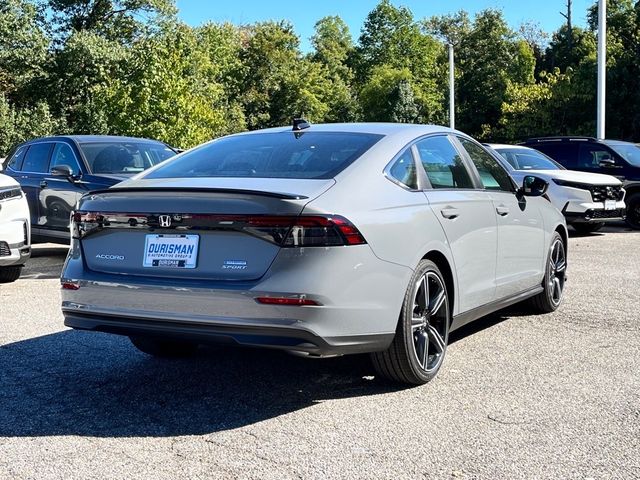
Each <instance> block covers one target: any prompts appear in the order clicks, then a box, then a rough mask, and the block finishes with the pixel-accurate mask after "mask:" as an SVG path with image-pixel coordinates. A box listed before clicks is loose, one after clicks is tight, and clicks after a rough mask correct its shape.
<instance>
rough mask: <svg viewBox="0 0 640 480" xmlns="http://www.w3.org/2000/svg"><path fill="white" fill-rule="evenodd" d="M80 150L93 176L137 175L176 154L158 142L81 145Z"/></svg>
mask: <svg viewBox="0 0 640 480" xmlns="http://www.w3.org/2000/svg"><path fill="white" fill-rule="evenodd" d="M80 150H82V153H83V154H84V156H85V158H86V159H87V163H88V164H89V169H90V170H91V173H94V174H129V173H130V174H134V173H139V172H142V171H143V170H146V169H147V168H150V167H153V166H154V165H157V164H158V163H160V162H162V161H164V160H166V159H167V158H171V157H173V156H174V155H175V154H176V153H175V152H174V151H173V150H172V149H171V148H169V147H167V146H166V145H165V144H163V143H160V142H117V141H116V142H95V143H81V144H80Z"/></svg>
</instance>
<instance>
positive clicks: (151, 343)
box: [129, 335, 198, 358]
mask: <svg viewBox="0 0 640 480" xmlns="http://www.w3.org/2000/svg"><path fill="white" fill-rule="evenodd" d="M129 340H131V343H133V345H134V346H135V347H136V348H137V349H138V350H140V351H141V352H144V353H146V354H148V355H153V356H154V357H163V358H180V357H188V356H190V355H193V354H194V353H195V351H196V350H197V349H198V344H197V343H193V342H187V341H183V340H169V339H164V338H156V337H144V336H139V335H135V336H130V337H129Z"/></svg>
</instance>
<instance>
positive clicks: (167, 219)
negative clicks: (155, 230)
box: [158, 215, 171, 228]
mask: <svg viewBox="0 0 640 480" xmlns="http://www.w3.org/2000/svg"><path fill="white" fill-rule="evenodd" d="M158 222H159V223H160V226H161V227H165V228H167V227H170V226H171V216H170V215H160V216H159V217H158Z"/></svg>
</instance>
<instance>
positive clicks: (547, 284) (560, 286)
mask: <svg viewBox="0 0 640 480" xmlns="http://www.w3.org/2000/svg"><path fill="white" fill-rule="evenodd" d="M566 272H567V254H566V249H565V246H564V242H563V241H562V237H561V236H560V234H559V233H558V232H554V234H553V237H552V238H551V247H550V248H549V258H548V259H547V268H546V271H545V274H544V281H543V284H542V287H543V290H542V292H540V293H539V294H538V295H536V296H535V297H533V298H532V299H531V301H530V302H531V305H532V306H533V308H534V309H535V310H536V311H538V312H541V313H550V312H553V311H555V310H556V309H557V308H558V307H559V306H560V303H562V294H563V293H564V282H565V279H566Z"/></svg>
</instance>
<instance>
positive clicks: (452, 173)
mask: <svg viewBox="0 0 640 480" xmlns="http://www.w3.org/2000/svg"><path fill="white" fill-rule="evenodd" d="M416 148H417V149H418V153H419V155H420V161H421V162H422V166H423V167H424V170H425V172H426V173H427V177H428V178H429V182H430V183H431V186H432V187H433V188H475V187H474V185H473V182H472V181H471V176H470V175H469V171H468V170H467V167H466V165H465V164H464V161H463V160H462V157H461V156H460V153H459V152H458V150H456V148H455V147H454V146H453V144H452V143H451V141H449V138H448V137H447V136H445V135H438V136H435V137H427V138H425V139H423V140H420V141H418V142H417V143H416Z"/></svg>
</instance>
